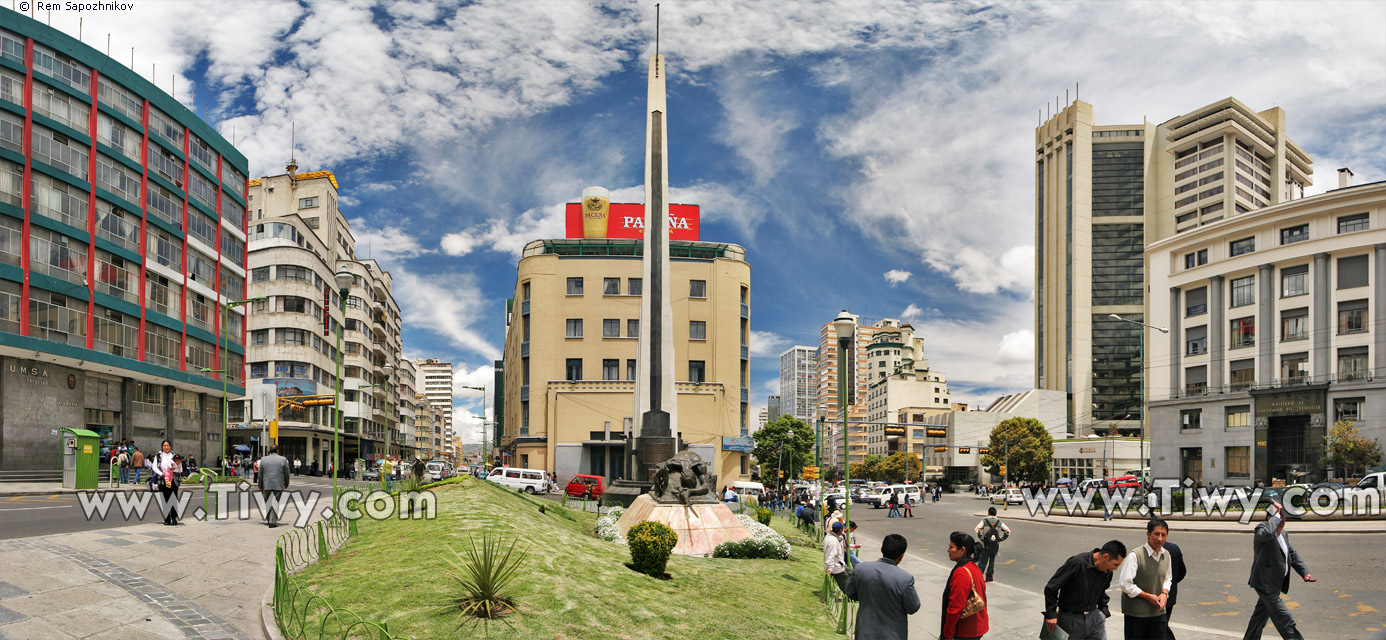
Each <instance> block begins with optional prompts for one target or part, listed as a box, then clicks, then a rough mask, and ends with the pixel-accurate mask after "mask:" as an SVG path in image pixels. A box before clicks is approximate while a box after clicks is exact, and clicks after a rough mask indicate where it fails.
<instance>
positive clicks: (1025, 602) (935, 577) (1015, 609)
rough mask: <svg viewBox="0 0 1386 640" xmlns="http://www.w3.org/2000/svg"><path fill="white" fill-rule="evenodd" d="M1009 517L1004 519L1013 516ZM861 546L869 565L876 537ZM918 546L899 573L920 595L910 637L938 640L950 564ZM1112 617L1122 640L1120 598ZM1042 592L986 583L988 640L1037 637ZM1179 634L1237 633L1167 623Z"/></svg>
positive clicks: (1201, 639) (863, 539)
mask: <svg viewBox="0 0 1386 640" xmlns="http://www.w3.org/2000/svg"><path fill="white" fill-rule="evenodd" d="M1013 517H1014V516H1008V518H1013ZM857 540H858V541H859V542H860V543H861V550H862V551H863V552H864V553H861V554H860V556H861V559H862V562H874V561H875V560H876V559H877V558H879V557H880V556H881V554H880V548H881V538H877V537H873V536H870V535H862V534H858V535H857ZM918 551H919V549H918V548H911V550H910V551H907V552H905V562H904V563H903V566H902V567H901V568H902V569H904V570H906V571H909V572H910V574H911V575H913V576H914V588H915V590H916V591H918V592H919V601H920V603H921V605H922V606H920V607H919V611H918V612H916V613H915V614H914V615H912V616H910V632H909V633H910V637H911V638H916V639H918V638H929V639H931V640H937V638H938V633H939V622H940V621H941V620H942V602H943V586H944V582H946V581H947V580H948V572H949V571H951V570H952V566H951V565H949V566H945V565H942V564H939V563H937V562H934V561H932V560H928V559H926V558H925V557H924V556H922V555H920V554H919V553H917V552H918ZM1112 601H1113V604H1112V607H1111V609H1112V617H1111V618H1109V619H1108V620H1107V637H1109V638H1115V637H1120V636H1121V630H1122V628H1123V625H1124V624H1125V622H1124V620H1123V618H1122V616H1121V611H1120V609H1121V602H1120V599H1119V598H1117V597H1115V596H1113V598H1112ZM1043 611H1044V594H1043V593H1032V592H1029V591H1025V590H1023V589H1019V588H1016V587H1012V586H1009V585H1006V584H1004V583H1001V582H988V583H987V618H988V625H989V626H990V627H991V629H990V630H989V631H988V632H987V633H986V637H987V638H988V639H991V638H996V639H997V640H1006V639H1008V638H1036V637H1039V630H1040V625H1041V624H1043V622H1044V616H1043V614H1042V612H1043ZM1170 626H1171V627H1172V628H1173V629H1174V630H1175V632H1176V633H1177V634H1178V635H1179V640H1223V639H1224V638H1239V637H1241V634H1240V633H1232V632H1227V631H1219V630H1216V629H1208V628H1204V627H1195V626H1190V625H1184V624H1180V623H1178V622H1175V623H1173V624H1171V625H1170Z"/></svg>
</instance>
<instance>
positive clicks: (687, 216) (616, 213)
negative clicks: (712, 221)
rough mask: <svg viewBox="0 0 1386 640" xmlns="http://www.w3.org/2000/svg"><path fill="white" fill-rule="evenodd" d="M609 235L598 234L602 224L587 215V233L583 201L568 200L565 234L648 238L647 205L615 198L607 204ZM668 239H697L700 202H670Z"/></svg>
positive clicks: (571, 235) (574, 236)
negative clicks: (646, 230) (586, 230)
mask: <svg viewBox="0 0 1386 640" xmlns="http://www.w3.org/2000/svg"><path fill="white" fill-rule="evenodd" d="M606 208H607V211H608V213H607V214H606V235H605V236H602V235H597V233H598V231H597V229H598V228H599V227H600V224H598V225H597V226H595V227H594V226H593V223H594V221H595V219H587V220H586V222H587V226H588V227H592V232H591V233H584V231H583V226H584V225H583V222H584V216H583V214H582V209H583V203H581V202H569V203H568V205H567V207H566V209H565V211H564V215H563V219H564V225H565V231H566V233H565V234H564V237H565V238H603V237H605V238H616V239H623V240H643V239H645V205H644V204H640V203H625V202H612V203H611V204H609V205H607V207H606ZM669 239H670V240H687V241H690V242H691V241H696V240H697V239H698V205H696V204H671V205H669Z"/></svg>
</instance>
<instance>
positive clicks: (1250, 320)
mask: <svg viewBox="0 0 1386 640" xmlns="http://www.w3.org/2000/svg"><path fill="white" fill-rule="evenodd" d="M1230 343H1231V346H1230V347H1228V348H1230V349H1237V348H1240V347H1250V346H1253V345H1255V344H1256V318H1255V317H1254V316H1248V317H1245V318H1237V319H1236V320H1233V321H1232V339H1231V340H1230Z"/></svg>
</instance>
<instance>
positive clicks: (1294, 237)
mask: <svg viewBox="0 0 1386 640" xmlns="http://www.w3.org/2000/svg"><path fill="white" fill-rule="evenodd" d="M1308 239H1309V225H1307V224H1301V225H1297V226H1293V227H1289V228H1287V229H1281V230H1280V244H1282V245H1284V244H1294V243H1296V242H1304V241H1305V240H1308Z"/></svg>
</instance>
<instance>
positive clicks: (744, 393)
mask: <svg viewBox="0 0 1386 640" xmlns="http://www.w3.org/2000/svg"><path fill="white" fill-rule="evenodd" d="M741 401H742V402H750V401H751V390H750V389H747V388H746V387H741Z"/></svg>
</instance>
